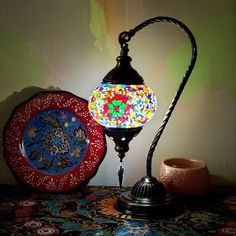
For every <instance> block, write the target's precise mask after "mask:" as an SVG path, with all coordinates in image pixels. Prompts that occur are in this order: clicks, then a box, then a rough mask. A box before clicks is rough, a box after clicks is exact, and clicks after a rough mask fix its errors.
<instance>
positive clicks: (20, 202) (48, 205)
mask: <svg viewBox="0 0 236 236" xmlns="http://www.w3.org/2000/svg"><path fill="white" fill-rule="evenodd" d="M123 191H127V188H126V189H125V188H124V189H122V190H121V189H119V188H117V187H103V186H87V187H85V188H84V189H83V190H77V191H74V192H70V193H59V194H49V193H38V192H32V191H31V192H28V191H22V189H20V188H19V187H14V186H8V185H0V235H24V236H25V235H72V236H73V235H86V236H93V235H118V236H124V235H127V236H128V235H129V236H139V235H143V236H160V235H191V236H192V235H193V236H194V235H236V188H235V187H231V188H224V189H222V188H220V189H215V190H214V191H211V192H209V193H207V194H206V195H204V196H200V197H182V198H181V199H182V203H183V205H184V211H183V212H182V213H181V214H180V215H178V216H175V217H172V218H164V219H152V220H147V219H146V220H145V219H138V218H134V217H132V216H130V215H127V214H124V213H121V212H119V211H117V210H116V209H115V208H114V203H115V202H116V199H117V196H118V194H120V193H121V192H123Z"/></svg>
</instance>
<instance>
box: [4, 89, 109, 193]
mask: <svg viewBox="0 0 236 236" xmlns="http://www.w3.org/2000/svg"><path fill="white" fill-rule="evenodd" d="M105 153H106V141H105V136H104V133H103V130H102V127H101V126H100V125H99V124H98V123H97V122H96V121H94V119H93V118H92V116H91V115H90V113H89V110H88V102H87V101H86V100H84V99H82V98H80V97H77V96H75V95H73V94H71V93H69V92H65V91H55V92H41V93H38V94H36V95H35V96H33V97H32V98H30V99H29V100H27V101H26V102H24V103H22V104H20V105H19V106H17V107H16V108H15V110H14V111H13V113H12V115H11V117H10V119H9V120H8V122H7V124H6V126H5V128H4V156H5V159H6V161H7V163H8V165H9V166H10V168H11V169H12V170H13V172H14V173H15V175H16V177H17V178H19V180H20V181H22V182H23V183H25V184H27V185H29V186H30V187H32V188H34V189H38V190H41V191H44V192H62V191H68V190H72V189H75V188H76V187H79V186H80V185H81V184H82V183H86V182H87V181H89V179H90V178H91V177H93V176H94V175H95V173H96V171H97V169H98V167H99V165H100V163H101V161H102V160H103V157H104V156H105Z"/></svg>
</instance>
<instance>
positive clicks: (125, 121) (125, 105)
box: [89, 83, 157, 128]
mask: <svg viewBox="0 0 236 236" xmlns="http://www.w3.org/2000/svg"><path fill="white" fill-rule="evenodd" d="M156 107H157V99H156V96H155V95H154V93H153V91H152V90H151V89H150V88H148V87H147V86H146V85H144V84H141V85H127V84H109V83H101V84H100V85H99V86H98V87H97V88H96V89H95V90H94V91H93V92H92V95H91V96H90V98H89V110H90V112H91V114H92V116H93V118H94V119H95V120H96V121H97V122H98V123H99V124H101V125H102V126H104V127H107V128H136V127H141V126H143V125H144V124H146V123H147V122H148V121H149V120H151V119H152V117H153V116H154V114H155V112H156Z"/></svg>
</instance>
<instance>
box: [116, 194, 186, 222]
mask: <svg viewBox="0 0 236 236" xmlns="http://www.w3.org/2000/svg"><path fill="white" fill-rule="evenodd" d="M115 208H116V209H117V210H119V211H121V212H124V213H126V214H129V215H132V216H134V217H140V218H165V217H172V216H176V215H178V214H180V213H181V212H182V211H183V206H182V205H181V203H180V201H179V200H178V199H177V198H176V197H175V196H173V195H170V194H166V196H164V197H163V198H162V199H160V200H158V201H156V200H155V201H154V200H150V199H147V198H145V199H142V198H136V199H135V198H133V197H132V196H131V192H130V191H128V192H124V193H122V194H121V195H120V196H119V197H118V199H117V203H116V205H115Z"/></svg>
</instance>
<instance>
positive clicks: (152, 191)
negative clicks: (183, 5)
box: [89, 16, 197, 217]
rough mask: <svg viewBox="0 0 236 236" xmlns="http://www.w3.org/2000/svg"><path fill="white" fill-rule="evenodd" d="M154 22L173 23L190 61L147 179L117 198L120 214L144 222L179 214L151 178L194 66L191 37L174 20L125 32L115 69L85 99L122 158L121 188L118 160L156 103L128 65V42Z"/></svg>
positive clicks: (148, 166)
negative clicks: (187, 46)
mask: <svg viewBox="0 0 236 236" xmlns="http://www.w3.org/2000/svg"><path fill="white" fill-rule="evenodd" d="M156 22H166V23H172V24H174V25H176V26H177V27H179V28H180V29H182V30H183V31H184V32H185V33H186V34H187V36H188V38H189V40H190V43H191V48H192V57H191V61H190V64H189V66H188V67H187V70H186V72H185V74H184V76H183V79H182V81H181V83H180V85H179V88H178V90H177V92H176V94H175V96H174V98H173V100H172V102H171V104H170V106H169V108H168V110H167V113H166V115H165V117H164V119H163V121H162V123H161V125H160V127H159V129H158V130H157V134H156V136H155V138H154V140H153V142H152V144H151V146H150V149H149V152H148V155H147V160H146V176H145V177H143V178H142V179H141V180H140V181H138V182H137V183H136V184H135V185H134V186H133V187H132V189H131V191H128V192H124V193H123V194H121V195H120V196H119V197H118V200H117V203H116V208H117V209H118V210H120V211H122V212H125V213H128V214H132V215H135V216H144V217H146V216H147V217H149V216H161V215H165V214H167V213H168V212H173V211H176V210H177V209H178V207H177V206H178V204H177V201H176V198H175V197H174V196H172V195H170V194H167V192H166V190H165V187H164V185H163V184H162V183H161V182H160V181H159V180H158V179H157V178H155V177H154V176H152V158H153V153H154V151H155V148H156V146H157V144H158V141H159V139H160V137H161V135H162V133H163V130H164V129H165V127H166V124H167V122H168V120H169V118H170V116H171V114H172V112H173V110H174V108H175V105H176V103H177V101H178V99H179V97H180V95H181V93H182V91H183V89H184V87H185V85H186V83H187V81H188V78H189V76H190V74H191V72H192V70H193V68H194V65H195V62H196V58H197V46H196V42H195V39H194V36H193V34H192V32H191V31H190V30H189V28H188V27H187V26H186V25H185V24H183V23H182V22H181V21H179V20H177V19H175V18H171V17H166V16H158V17H155V18H151V19H148V20H146V21H144V22H142V23H141V24H139V25H138V26H136V27H135V28H133V29H131V30H129V31H125V32H122V33H120V35H119V43H120V46H121V53H120V56H118V57H117V59H116V60H117V65H116V66H115V68H113V69H112V70H111V71H110V72H109V73H108V74H107V75H106V76H105V77H104V79H103V80H102V83H101V84H100V85H99V86H98V87H97V88H96V89H95V90H94V91H93V92H92V94H91V96H90V98H89V110H90V112H91V114H92V116H93V118H94V119H95V120H96V121H97V122H98V123H100V124H101V125H102V127H103V129H104V132H105V133H106V135H107V136H108V137H109V138H111V139H112V140H113V141H114V142H115V150H116V151H117V152H118V156H119V158H120V169H119V171H118V176H119V183H120V187H121V186H122V179H123V172H124V169H123V163H122V160H123V158H124V157H125V153H126V152H127V151H128V150H129V142H130V141H131V140H132V139H133V137H135V136H136V135H138V133H139V132H140V131H141V130H142V127H143V125H145V124H146V123H147V122H148V121H149V120H150V119H151V118H152V117H153V116H154V114H155V112H156V108H157V99H156V96H155V95H154V93H153V91H152V90H151V89H150V88H149V87H147V86H146V85H145V84H144V80H143V78H142V77H141V76H140V75H139V74H138V72H137V71H136V70H134V69H133V68H132V67H131V64H130V62H131V60H132V59H131V58H130V57H129V56H128V52H129V49H128V42H129V41H130V39H131V38H132V37H133V36H134V35H135V34H136V33H137V32H138V31H139V30H141V29H143V28H144V27H146V26H148V25H150V24H153V23H156Z"/></svg>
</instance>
